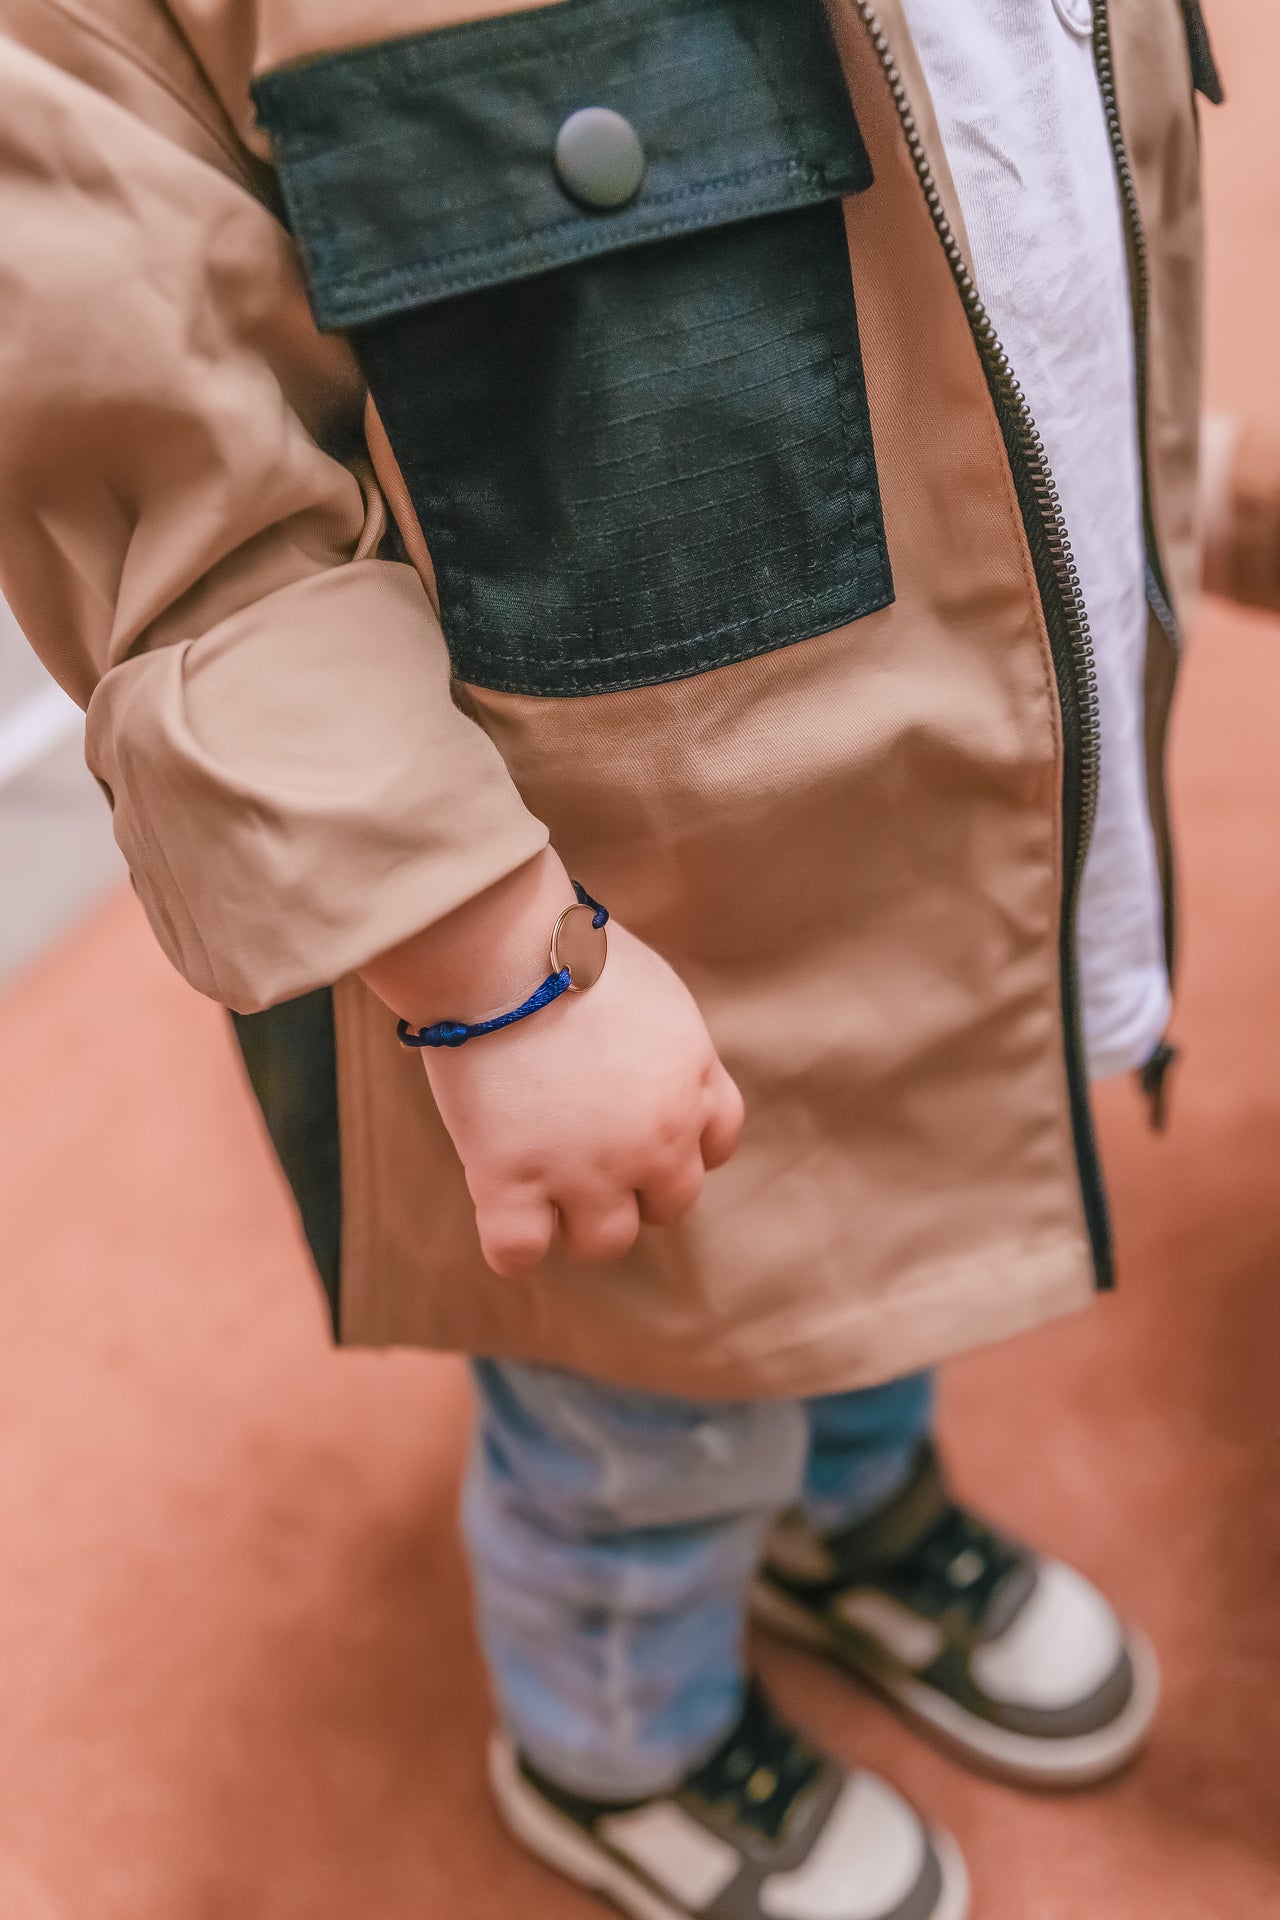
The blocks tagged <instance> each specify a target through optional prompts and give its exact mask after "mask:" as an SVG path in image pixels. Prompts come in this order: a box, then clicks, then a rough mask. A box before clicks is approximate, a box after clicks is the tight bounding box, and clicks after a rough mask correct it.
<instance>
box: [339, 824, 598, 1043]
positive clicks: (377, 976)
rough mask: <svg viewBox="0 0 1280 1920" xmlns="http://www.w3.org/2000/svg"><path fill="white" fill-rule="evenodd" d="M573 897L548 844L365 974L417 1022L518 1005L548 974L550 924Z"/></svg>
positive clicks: (471, 1016)
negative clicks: (493, 884)
mask: <svg viewBox="0 0 1280 1920" xmlns="http://www.w3.org/2000/svg"><path fill="white" fill-rule="evenodd" d="M573 901H574V892H573V888H572V886H571V885H570V882H569V876H568V874H567V873H566V872H565V869H564V867H563V865H562V864H561V862H560V860H559V858H558V857H557V855H556V854H555V853H554V852H553V851H552V850H551V849H550V848H549V847H548V848H546V849H544V850H543V852H541V853H540V854H538V856H537V857H536V858H535V859H533V860H529V861H527V862H526V863H525V865H524V866H522V867H518V868H517V869H516V871H515V872H514V873H512V874H509V875H508V876H507V877H506V878H505V879H504V880H500V881H499V882H498V883H497V885H496V886H492V887H488V888H486V890H485V891H484V892H483V893H481V894H478V895H477V896H476V898H475V899H474V900H469V901H467V903H466V905H465V906H462V907H459V908H458V909H457V910H456V912H454V913H451V914H449V915H448V916H447V917H446V918H445V919H443V920H440V921H437V922H436V923H435V925H434V926H430V927H424V928H423V929H422V931H421V932H419V933H415V934H412V935H411V936H410V937H409V939H407V940H402V941H401V942H400V944H399V945H398V946H395V947H392V948H391V949H390V950H389V951H388V952H386V953H382V954H379V955H378V957H377V958H376V959H374V960H371V961H369V963H368V965H367V966H365V967H364V968H362V970H361V977H362V978H363V980H364V981H365V983H366V985H368V986H370V987H372V989H373V991H374V992H375V993H376V994H377V995H378V997H379V999H380V1000H384V1001H385V1002H386V1004H387V1005H388V1006H389V1007H390V1008H391V1009H392V1011H393V1012H394V1013H396V1014H398V1015H399V1016H400V1017H401V1019H404V1020H407V1021H408V1022H409V1025H410V1026H412V1027H426V1026H431V1025H433V1024H434V1023H435V1022H436V1021H438V1020H463V1021H468V1022H470V1021H476V1020H485V1019H488V1018H489V1017H490V1016H491V1015H493V1014H496V1013H501V1012H503V1011H504V1010H505V1009H506V1008H508V1007H511V1006H515V1005H517V1004H518V1003H519V1002H520V1001H521V1000H523V999H524V998H525V997H526V995H527V994H529V993H530V992H531V991H532V989H533V988H534V987H536V986H537V985H538V984H539V982H540V981H541V980H542V978H543V977H544V976H545V974H546V971H547V949H548V942H549V939H550V935H551V929H552V928H553V927H554V925H555V923H556V920H557V918H558V917H559V915H560V914H561V913H562V912H563V910H564V909H565V908H566V907H568V906H572V905H573Z"/></svg>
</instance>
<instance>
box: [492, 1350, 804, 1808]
mask: <svg viewBox="0 0 1280 1920" xmlns="http://www.w3.org/2000/svg"><path fill="white" fill-rule="evenodd" d="M475 1372H476V1378H477V1381H478V1384H479V1389H480V1401H481V1414H480V1430H479V1435H478V1439H477V1444H476V1451H475V1457H474V1462H473V1466H472V1471H471V1475H470V1480H469V1483H468V1487H467V1493H466V1502H465V1518H466V1530H467V1535H468V1539H469V1542H470V1547H471V1554H472V1561H473V1566H474V1571H475V1581H476V1590H477V1597H478V1603H479V1617H480V1630H481V1635H482V1638H483V1641H484V1645H485V1650H486V1652H487V1654H488V1658H489V1663H490V1667H491V1669H492V1673H493V1679H494V1685H495V1688H496V1691H497V1695H498V1702H499V1706H500V1709H501V1712H502V1714H503V1717H504V1718H505V1720H506V1722H507V1724H508V1727H509V1729H510V1732H511V1734H512V1736H513V1738H514V1739H515V1742H516V1744H517V1745H518V1746H519V1748H520V1749H521V1750H522V1752H523V1753H524V1754H525V1755H526V1756H527V1757H528V1758H529V1759H530V1760H531V1761H532V1762H533V1763H534V1765H535V1766H536V1767H537V1768H538V1769H539V1770H540V1772H542V1773H544V1774H546V1775H547V1776H549V1777H550V1778H551V1779H552V1780H554V1781H555V1782H556V1783H557V1784H558V1785H560V1786H562V1787H565V1788H567V1789H569V1790H571V1791H573V1792H575V1793H580V1794H587V1795H592V1796H594V1797H596V1798H598V1799H618V1800H622V1799H629V1798H633V1797H640V1796H642V1795H646V1794H651V1793H655V1792H660V1791H665V1790H666V1789H667V1788H669V1787H671V1786H672V1785H673V1784H674V1783H675V1782H676V1781H677V1780H679V1779H680V1778H681V1776H682V1775H684V1774H685V1773H686V1772H688V1770H689V1769H690V1768H691V1767H692V1766H694V1765H695V1764H696V1763H698V1762H699V1761H700V1760H701V1759H703V1758H704V1757H705V1756H706V1755H707V1754H708V1753H709V1752H710V1751H711V1750H712V1749H713V1748H714V1747H716V1746H717V1744H718V1743H719V1742H720V1741H721V1740H722V1739H723V1737H724V1736H725V1734H726V1733H727V1732H728V1731H729V1729H730V1728H731V1727H732V1726H733V1724H734V1722H735V1720H736V1719H737V1717H738V1715H739V1713H740V1712H741V1709H742V1703H743V1691H744V1689H743V1669H742V1628H743V1614H744V1607H745V1598H746V1592H747V1588H748V1586H749V1583H750V1581H751V1577H752V1575H753V1573H754V1571H755V1568H756V1562H757V1559H758V1557H759V1553H760V1549H761V1544H762V1540H763V1536H764V1533H765V1530H766V1528H767V1526H768V1524H769V1521H770V1519H771V1518H772V1516H773V1515H774V1514H775V1513H776V1512H777V1511H778V1510H779V1509H781V1508H783V1507H785V1506H787V1505H788V1504H789V1503H790V1502H792V1501H793V1500H794V1499H795V1498H796V1496H797V1494H798V1491H799V1488H800V1484H801V1478H802V1475H803V1471H804V1460H805V1449H806V1447H807V1444H808V1438H809V1434H808V1423H807V1421H806V1419H805V1414H804V1409H803V1407H802V1406H801V1405H800V1404H799V1403H797V1402H793V1401H773V1402H758V1403H754V1404H709V1405H695V1404H691V1403H689V1402H686V1401H681V1400H674V1399H668V1398H665V1397H659V1396H655V1395H652V1394H643V1393H629V1392H622V1391H620V1390H617V1389H614V1388H609V1387H605V1386H601V1385H599V1384H597V1383H594V1382H591V1381H588V1380H585V1379H581V1378H578V1377H577V1376H574V1375H570V1374H565V1373H559V1372H551V1371H548V1370H544V1369H541V1368H534V1367H522V1366H507V1365H497V1364H495V1363H492V1362H483V1363H480V1364H478V1365H477V1367H476V1369H475Z"/></svg>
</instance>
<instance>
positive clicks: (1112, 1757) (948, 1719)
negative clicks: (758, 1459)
mask: <svg viewBox="0 0 1280 1920" xmlns="http://www.w3.org/2000/svg"><path fill="white" fill-rule="evenodd" d="M751 1615H752V1618H753V1619H754V1620H755V1621H756V1622H757V1623H758V1624H759V1625H760V1626H762V1627H766V1628H768V1629H769V1631H770V1632H772V1633H776V1634H778V1635H779V1636H780V1637H781V1638H782V1639H784V1640H789V1641H791V1643H792V1644H793V1645H794V1646H800V1647H805V1648H807V1649H808V1650H809V1651H810V1652H812V1653H820V1654H823V1655H824V1656H825V1657H826V1658H827V1659H828V1660H833V1661H835V1662H836V1664H837V1665H838V1666H839V1667H840V1668H841V1669H842V1671H843V1672H845V1673H851V1674H853V1675H854V1676H855V1678H857V1679H859V1680H861V1681H863V1682H864V1683H865V1685H867V1686H869V1687H870V1688H871V1689H872V1690H873V1692H875V1693H878V1694H880V1695H881V1696H882V1697H883V1698H884V1699H886V1700H887V1701H888V1702H889V1704H890V1706H892V1707H896V1708H897V1709H898V1711H899V1712H900V1713H901V1714H903V1715H904V1716H905V1718H907V1719H908V1720H910V1721H911V1722H912V1724H913V1725H915V1726H917V1727H919V1728H921V1729H922V1730H923V1731H924V1732H925V1733H927V1734H929V1735H930V1736H932V1738H933V1739H934V1740H936V1741H937V1742H938V1744H939V1745H941V1746H943V1747H946V1748H947V1749H948V1750H949V1751H950V1752H951V1753H953V1754H958V1755H960V1756H961V1758H963V1759H965V1760H968V1761H971V1762H973V1763H975V1764H977V1765H978V1766H980V1767H981V1768H982V1769H983V1770H984V1771H985V1772H987V1773H990V1774H994V1775H995V1776H996V1777H997V1778H998V1779H1001V1780H1006V1781H1010V1782H1012V1783H1013V1784H1014V1785H1016V1786H1021V1787H1045V1788H1053V1787H1090V1786H1096V1785H1098V1783H1099V1782H1100V1781H1103V1780H1109V1779H1111V1778H1112V1776H1113V1775H1114V1774H1117V1773H1119V1772H1120V1770H1121V1768H1123V1767H1126V1766H1127V1765H1128V1764H1129V1762H1130V1761H1131V1760H1132V1759H1133V1758H1134V1757H1135V1756H1136V1754H1137V1753H1138V1751H1139V1749H1140V1748H1141V1747H1142V1744H1143V1742H1144V1741H1145V1740H1146V1737H1147V1734H1148V1733H1149V1732H1150V1729H1151V1722H1152V1721H1153V1720H1154V1718H1155V1713H1156V1707H1157V1706H1158V1704H1159V1700H1160V1663H1159V1661H1158V1660H1157V1659H1156V1654H1155V1649H1154V1647H1153V1646H1152V1645H1151V1643H1150V1641H1149V1640H1147V1639H1146V1638H1145V1637H1144V1635H1142V1634H1140V1633H1137V1632H1131V1633H1130V1634H1129V1636H1128V1646H1129V1657H1130V1659H1131V1660H1132V1662H1133V1692H1132V1694H1131V1695H1130V1697H1129V1702H1128V1705H1127V1706H1126V1707H1125V1709H1124V1711H1123V1713H1121V1714H1120V1715H1119V1717H1118V1718H1117V1719H1115V1720H1113V1721H1112V1722H1111V1724H1110V1726H1106V1727H1099V1728H1097V1729H1096V1731H1095V1732H1093V1733H1081V1734H1073V1735H1072V1736H1071V1737H1070V1738H1068V1739H1061V1740H1053V1739H1044V1738H1038V1737H1037V1736H1035V1735H1033V1734H1024V1733H1010V1732H1009V1730H1008V1729H1007V1728H1005V1727H993V1726H989V1725H988V1724H987V1722H986V1721H984V1720H979V1719H978V1718H977V1717H976V1716H975V1715H974V1714H971V1713H967V1712H966V1711H965V1709H964V1708H963V1707H961V1706H958V1705H957V1704H956V1702H955V1701H953V1700H949V1699H948V1698H947V1696H946V1695H945V1694H942V1693H939V1692H938V1691H937V1689H936V1688H935V1687H927V1686H925V1685H924V1683H923V1682H922V1681H919V1680H916V1679H913V1678H912V1676H911V1675H909V1674H901V1673H898V1672H896V1671H894V1670H893V1669H891V1668H889V1667H887V1666H885V1667H881V1666H880V1665H878V1664H872V1662H871V1661H868V1662H867V1663H865V1664H864V1663H863V1662H861V1661H859V1659H858V1657H857V1654H856V1652H854V1650H853V1649H851V1648H850V1647H848V1646H847V1645H846V1644H845V1643H844V1642H843V1641H842V1640H840V1639H838V1638H837V1637H836V1635H834V1634H832V1633H830V1632H828V1630H827V1629H826V1628H825V1627H824V1626H823V1624H822V1622H821V1621H819V1620H815V1619H814V1618H813V1616H812V1614H810V1613H809V1612H808V1611H807V1610H806V1609H805V1608H804V1607H800V1606H796V1605H794V1604H793V1603H792V1602H791V1601H789V1600H787V1599H786V1598H785V1596H784V1595H782V1594H780V1593H778V1592H777V1591H776V1590H775V1589H774V1588H772V1587H769V1586H766V1585H765V1584H764V1583H763V1582H762V1581H761V1582H757V1584H756V1586H755V1588H754V1590H753V1592H752V1596H751Z"/></svg>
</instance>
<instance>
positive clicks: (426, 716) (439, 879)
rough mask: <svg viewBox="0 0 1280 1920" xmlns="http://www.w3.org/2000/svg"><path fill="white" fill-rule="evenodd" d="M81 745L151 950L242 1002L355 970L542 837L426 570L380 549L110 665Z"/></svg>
mask: <svg viewBox="0 0 1280 1920" xmlns="http://www.w3.org/2000/svg"><path fill="white" fill-rule="evenodd" d="M86 748H87V755H88V760H89V765H90V767H91V768H92V770H93V772H94V773H95V774H96V775H97V777H98V779H99V780H100V781H102V783H103V784H104V785H105V786H106V787H107V788H108V790H109V792H110V794H111V797H112V801H113V805H114V812H115V830H116V838H117V840H118V841H119V843H120V846H121V848H122V850H123V852H124V854H125V858H126V859H127V860H128V862H129V866H130V869H131V871H132V874H133V880H134V884H135V887H136V888H137V892H138V895H139V897H140V899H141V901H142V904H143V906H144V907H145V909H146V912H147V915H148V917H149V919H150V921H151V924H152V926H153V927H154V929H155V932H156V934H157V937H158V938H159V940H160V943H161V945H162V946H163V948H164V950H165V952H166V953H167V954H168V956H169V958H170V959H171V960H172V961H173V963H174V965H175V966H176V967H177V968H178V969H179V971H180V972H181V973H183V974H184V975H185V976H186V978H187V979H188V980H189V981H190V982H191V984H192V985H193V986H194V987H196V988H197V989H198V990H199V991H200V992H201V993H205V994H208V995H210V996H211V997H212V998H213V999H216V1000H220V1001H222V1002H223V1003H224V1004H226V1005H227V1006H230V1007H233V1008H235V1009H236V1010H237V1011H238V1012H242V1013H249V1012H256V1011H258V1010H260V1009H261V1008H263V1007H266V1006H270V1005H273V1004H275V1003H276V1002H278V1001H281V1000H286V999H291V998H292V997H294V996H295V995H297V994H300V993H304V992H307V991H309V990H310V989H311V988H313V987H317V986H323V985H327V984H329V983H331V982H332V981H334V980H337V979H339V978H341V977H342V976H343V975H344V974H347V973H350V972H353V971H355V970H357V969H358V968H360V967H361V966H363V965H364V964H365V963H366V962H367V961H368V960H370V959H372V958H373V957H374V956H375V955H376V954H379V953H382V952H384V951H385V950H386V949H387V948H389V947H392V946H395V945H396V944H398V942H400V941H401V940H404V939H407V938H408V936H409V935H410V934H412V933H415V932H417V931H419V930H420V929H421V928H423V927H425V926H429V925H431V924H432V923H433V922H434V921H436V920H439V919H442V918H443V917H444V916H445V915H446V914H448V913H451V912H452V911H453V910H454V909H455V908H456V907H459V906H461V905H462V904H463V903H464V902H465V901H467V900H469V899H471V898H473V897H474V896H475V895H476V894H478V893H481V892H483V891H484V889H485V888H486V887H489V886H492V885H493V884H494V883H495V882H497V881H498V880H501V879H503V878H504V877H505V876H506V875H507V874H509V873H512V872H514V871H515V870H516V869H517V868H518V867H520V866H522V865H523V864H524V863H525V862H526V861H527V860H531V859H532V858H533V857H534V856H535V855H536V854H537V853H538V852H539V851H540V850H541V849H542V848H543V847H544V846H545V845H546V843H547V831H546V829H545V827H543V826H542V825H541V824H540V822H538V821H537V820H535V819H534V818H533V816H532V815H531V814H530V813H529V812H528V811H527V810H526V808H525V807H524V805H523V803H522V801H521V800H520V797H519V795H518V793H517V792H516V789H515V787H514V786H513V784H512V782H511V778H510V775H509V774H508V772H507V769H506V766H505V765H504V763H503V761H502V758H501V756H500V755H499V753H498V751H497V749H496V747H494V745H493V743H492V742H491V741H490V740H489V738H488V736H487V735H486V734H485V733H484V732H483V731H482V730H481V728H480V727H479V726H478V725H477V724H476V723H475V722H474V721H473V720H471V719H469V718H467V717H466V716H465V715H463V714H462V713H461V712H460V711H459V710H458V708H457V707H456V706H455V705H454V704H453V701H452V698H451V693H450V682H449V667H448V657H447V654H446V652H445V647H444V641H443V638H442V636H441V634H440V629H439V625H438V623H437V622H436V620H435V617H434V615H433V613H432V612H431V609H430V607H429V605H428V602H427V599H426V596H425V594H424V592H423V590H422V586H421V583H420V582H419V580H418V578H417V576H416V575H415V574H414V573H413V572H412V571H411V570H410V569H409V568H408V567H403V566H398V565H394V564H392V563H390V562H386V561H377V560H369V561H360V562H355V563H353V564H352V565H350V566H346V567H341V568H337V569H334V570H332V571H330V572H327V573H324V574H320V575H317V576H315V577H313V578H311V579H308V580H304V581H300V582H298V583H295V584H293V585H290V586H288V587H284V588H281V589H280V590H279V591H277V592H276V593H273V594H269V595H267V596H266V597H265V598H264V599H262V600H259V601H257V602H255V603H254V604H253V605H252V606H250V607H248V608H246V609H244V610H243V611H242V612H240V613H238V614H236V615H234V616H232V617H231V618H229V619H227V620H226V621H224V622H223V623H222V624H221V625H220V626H218V627H215V628H214V629H212V630H211V631H210V632H209V633H207V634H206V635H204V636H203V637H202V638H200V639H198V640H193V641H188V642H184V643H176V644H172V645H169V646H166V647H163V648H160V649H158V650H157V651H155V652H153V653H147V654H143V655H140V656H135V657H133V658H131V659H129V660H127V661H125V662H123V663H122V664H121V665H119V666H117V667H115V668H113V669H112V670H111V671H110V672H109V673H107V674H106V676H105V677H104V678H103V680H102V681H101V683H100V684H99V686H98V689H97V691H96V692H95V694H94V696H93V699H92V701H91V702H90V705H89V712H88V727H87V733H86Z"/></svg>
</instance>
